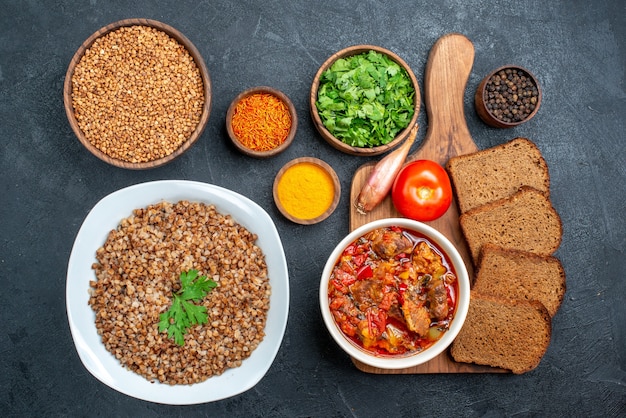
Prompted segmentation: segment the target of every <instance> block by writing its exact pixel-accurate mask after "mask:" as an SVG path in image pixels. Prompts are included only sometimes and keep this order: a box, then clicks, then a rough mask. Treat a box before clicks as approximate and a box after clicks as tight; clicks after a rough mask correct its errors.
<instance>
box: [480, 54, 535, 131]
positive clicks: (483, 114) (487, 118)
mask: <svg viewBox="0 0 626 418" xmlns="http://www.w3.org/2000/svg"><path fill="white" fill-rule="evenodd" d="M509 68H510V69H516V70H521V71H523V72H525V73H526V74H527V75H528V76H529V77H530V79H531V80H532V82H533V83H534V84H535V86H536V87H537V104H536V105H535V109H534V110H533V111H532V112H530V114H529V115H528V116H526V118H524V119H523V120H520V121H517V122H505V121H502V120H500V119H498V118H497V117H495V115H494V114H493V113H491V111H490V110H489V109H487V105H486V104H485V87H486V86H487V82H488V81H489V80H490V79H491V77H493V76H494V75H496V74H497V73H499V72H500V71H502V70H506V69H509ZM542 96H543V94H542V91H541V86H540V85H539V80H538V79H537V77H536V76H535V75H534V74H533V73H532V72H531V71H530V70H528V69H527V68H525V67H522V66H521V65H516V64H508V65H503V66H501V67H498V68H496V69H495V70H493V71H491V72H490V73H489V74H487V75H486V76H485V77H484V78H483V79H482V81H481V82H480V84H479V85H478V88H477V89H476V94H475V95H474V105H475V106H476V111H477V113H478V116H480V118H481V119H482V120H483V122H485V123H486V124H488V125H490V126H493V127H496V128H513V127H515V126H518V125H521V124H522V123H524V122H528V121H529V120H531V119H532V118H533V117H534V116H535V115H536V114H537V112H538V111H539V106H541V100H542Z"/></svg>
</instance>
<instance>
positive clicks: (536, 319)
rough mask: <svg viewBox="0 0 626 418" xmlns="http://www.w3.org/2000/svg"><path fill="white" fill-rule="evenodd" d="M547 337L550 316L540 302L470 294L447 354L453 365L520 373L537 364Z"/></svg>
mask: <svg viewBox="0 0 626 418" xmlns="http://www.w3.org/2000/svg"><path fill="white" fill-rule="evenodd" d="M551 334H552V321H551V318H550V314H549V313H548V310H547V309H546V308H545V306H543V304H541V302H537V301H525V300H514V299H505V298H502V297H498V296H492V295H483V294H480V293H477V292H474V291H472V292H471V299H470V305H469V311H468V313H467V317H466V319H465V322H464V324H463V328H461V331H460V332H459V335H457V337H456V339H455V340H454V341H453V342H452V345H451V347H450V354H451V355H452V358H454V360H455V361H457V362H462V363H475V364H480V365H486V366H491V367H500V368H503V369H508V370H511V371H512V372H513V373H515V374H522V373H526V372H528V371H530V370H533V369H534V368H535V367H537V366H538V365H539V363H540V361H541V359H542V357H543V355H544V354H545V353H546V351H547V349H548V346H549V345H550V338H551Z"/></svg>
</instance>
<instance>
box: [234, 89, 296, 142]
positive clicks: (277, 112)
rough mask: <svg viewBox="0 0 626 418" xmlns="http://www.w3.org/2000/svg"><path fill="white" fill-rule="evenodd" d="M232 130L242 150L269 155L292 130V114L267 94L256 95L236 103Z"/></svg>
mask: <svg viewBox="0 0 626 418" xmlns="http://www.w3.org/2000/svg"><path fill="white" fill-rule="evenodd" d="M231 124H232V128H233V132H234V134H235V136H236V137H237V139H238V140H239V142H241V143H242V144H243V145H244V146H245V147H247V148H250V149H251V150H255V151H269V150H271V149H274V148H276V147H278V146H279V145H280V144H282V143H283V142H285V139H287V135H289V130H290V129H291V114H290V113H289V109H288V107H287V105H286V104H285V103H284V102H283V101H282V100H281V99H280V98H278V97H276V96H274V95H273V94H270V93H255V94H251V95H250V96H247V97H244V98H243V99H241V100H240V101H239V103H237V105H236V106H235V110H234V112H233V118H232V122H231Z"/></svg>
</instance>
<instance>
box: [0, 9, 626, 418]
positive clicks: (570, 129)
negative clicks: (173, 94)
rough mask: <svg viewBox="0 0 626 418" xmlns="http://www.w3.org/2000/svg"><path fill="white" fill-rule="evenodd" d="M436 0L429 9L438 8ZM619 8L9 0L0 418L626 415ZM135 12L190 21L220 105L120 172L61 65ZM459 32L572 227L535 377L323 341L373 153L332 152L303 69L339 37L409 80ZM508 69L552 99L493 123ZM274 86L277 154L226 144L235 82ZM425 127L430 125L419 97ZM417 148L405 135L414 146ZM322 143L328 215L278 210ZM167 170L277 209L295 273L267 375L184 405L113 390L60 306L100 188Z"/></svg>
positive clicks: (0, 80)
mask: <svg viewBox="0 0 626 418" xmlns="http://www.w3.org/2000/svg"><path fill="white" fill-rule="evenodd" d="M429 3H430V4H429ZM625 4H626V3H624V2H623V1H620V0H616V1H597V2H588V1H580V0H575V1H498V2H489V1H459V0H448V1H433V2H424V1H392V2H382V1H346V2H338V1H288V0H271V1H263V2H260V1H259V2H254V1H238V2H229V1H186V0H183V1H180V0H176V1H171V0H167V1H159V2H144V1H137V2H125V1H118V0H114V1H108V2H104V1H100V2H98V1H95V0H93V1H89V2H86V1H83V2H81V1H72V0H66V1H60V0H57V1H54V2H36V1H28V2H23V1H7V0H3V1H2V2H1V5H0V9H1V10H2V11H1V12H0V141H1V146H0V161H1V165H0V167H1V170H2V173H1V176H0V190H1V196H2V204H1V205H0V220H1V223H0V235H1V240H0V278H1V280H2V282H1V283H2V290H1V291H0V353H1V354H0V388H1V390H0V410H1V411H2V415H4V416H22V415H27V416H161V415H191V416H203V415H207V416H290V417H291V416H620V415H621V416H624V415H625V414H626V325H625V324H626V308H625V306H626V304H625V303H624V301H623V300H624V295H625V294H626V280H625V279H624V271H625V270H626V263H625V261H624V260H625V254H624V252H625V247H626V220H625V219H626V217H625V215H624V213H625V209H626V207H625V191H626V188H625V186H624V184H625V183H626V171H625V169H624V167H626V153H625V151H624V148H625V144H626V138H625V132H626V129H625V128H626V127H625V121H626V117H625V116H626V92H625V90H624V69H625V63H626V29H625V28H626V6H625ZM130 17H145V18H152V19H156V20H160V21H162V22H164V23H167V24H170V25H172V26H174V27H176V28H177V29H179V30H181V31H182V32H183V33H184V34H185V35H186V36H187V37H188V38H189V39H190V40H191V41H192V42H194V43H195V45H196V46H197V47H198V49H199V50H200V52H201V53H202V55H203V57H204V59H205V61H206V64H207V66H208V68H209V71H210V74H211V78H212V82H213V109H212V113H211V116H210V119H209V123H208V126H207V128H206V130H205V132H204V134H203V135H202V137H201V138H200V140H199V141H198V142H197V143H196V145H195V146H194V147H193V148H192V149H191V150H190V151H189V152H188V153H187V154H185V155H184V156H182V157H181V158H179V159H177V160H175V161H174V162H172V163H170V164H169V165H167V166H164V167H161V168H157V169H153V170H148V171H127V170H122V169H118V168H115V167H113V166H109V165H107V164H105V163H103V162H101V161H100V160H98V159H96V158H95V157H93V156H92V155H91V154H89V153H88V152H87V151H86V150H85V149H84V148H83V147H82V146H81V145H80V143H79V142H78V140H77V139H76V137H75V136H74V134H73V133H72V131H71V129H70V126H69V124H68V121H67V118H66V116H65V113H64V110H63V100H62V86H63V82H64V77H65V71H66V69H67V65H68V63H69V61H70V59H71V58H72V55H73V54H74V52H75V51H76V49H77V48H78V47H79V45H80V44H81V43H82V42H83V41H84V40H85V39H86V38H87V37H88V36H89V35H91V34H92V33H93V32H95V31H96V30H97V29H99V28H100V27H102V26H105V25H107V24H109V23H111V22H113V21H116V20H119V19H124V18H130ZM449 32H459V33H462V34H464V35H466V36H467V37H468V38H469V39H470V40H471V41H472V42H473V43H474V46H475V51H476V55H475V61H474V67H473V69H472V73H471V75H470V78H469V81H468V85H467V91H466V94H465V112H466V118H467V123H468V126H469V129H470V132H471V134H472V137H473V139H474V141H475V142H476V144H477V145H478V146H479V147H480V148H486V147H490V146H493V145H496V144H500V143H503V142H505V141H507V140H509V139H512V138H514V137H517V136H523V137H528V138H530V139H532V140H533V141H535V142H536V143H537V145H538V146H539V148H540V149H541V151H542V152H543V154H544V156H545V159H546V160H547V162H548V165H549V168H550V175H551V193H552V194H551V196H552V201H553V203H554V205H555V207H556V209H557V210H558V212H559V213H560V215H561V217H562V220H563V224H564V237H563V242H562V245H561V247H560V248H559V250H558V251H557V253H556V255H557V256H558V257H559V258H560V259H561V261H562V263H563V265H564V267H565V270H566V273H567V294H566V297H565V301H564V303H563V305H562V308H561V310H560V311H559V313H558V314H557V315H556V317H555V318H554V321H553V334H552V342H551V345H550V347H549V349H548V351H547V353H546V355H545V357H544V358H543V360H542V362H541V364H540V365H539V367H538V368H537V369H535V370H534V371H532V372H530V373H527V374H525V375H521V376H513V375H492V374H476V375H392V376H386V375H370V374H365V373H362V372H360V371H358V370H357V369H356V368H355V367H354V366H353V365H352V363H351V362H350V360H349V358H348V357H347V356H346V355H344V354H343V353H342V352H341V351H340V350H339V348H338V346H337V345H336V344H335V343H334V342H333V341H332V340H331V339H330V337H329V336H328V334H327V332H326V330H325V328H324V326H323V324H322V321H321V318H320V314H319V308H318V303H317V291H318V280H319V276H320V273H321V270H322V266H323V264H324V262H325V260H326V258H327V256H328V254H329V253H330V250H331V248H332V247H333V246H334V245H335V243H337V242H338V241H339V240H340V239H341V238H342V236H343V235H345V234H346V233H347V232H348V213H349V202H348V201H349V199H348V191H349V186H350V181H351V178H352V175H353V173H354V171H355V170H356V169H357V168H358V167H359V166H360V165H361V164H363V163H365V162H366V161H369V160H368V159H367V158H363V157H353V156H348V155H346V154H342V153H340V152H339V151H336V150H335V149H334V148H331V147H330V146H329V145H327V144H326V143H325V142H324V141H323V140H322V138H321V137H320V136H319V134H318V133H317V132H316V130H315V128H314V126H313V124H312V122H311V118H310V116H309V109H308V96H309V88H310V85H311V81H312V77H313V75H314V74H315V72H316V71H317V69H318V68H319V66H320V65H321V63H322V62H323V61H324V60H325V59H326V58H327V57H328V56H330V55H331V54H333V53H334V52H336V51H338V50H339V49H342V48H344V47H347V46H350V45H354V44H363V43H370V44H376V45H380V46H384V47H386V48H389V49H391V50H393V51H394V52H396V53H397V54H398V55H400V56H401V57H402V58H404V60H405V61H407V63H409V65H410V66H411V68H412V69H413V71H414V72H415V74H416V75H417V77H418V79H419V81H420V84H422V83H423V75H424V66H425V63H426V59H427V57H428V53H429V51H430V48H431V47H432V45H433V44H434V43H435V41H436V40H437V39H438V38H439V37H440V36H442V35H444V34H446V33H449ZM507 63H516V64H520V65H523V66H526V67H527V68H529V69H531V71H533V72H534V73H535V74H536V75H537V76H538V78H539V79H540V82H541V84H542V86H543V92H544V102H543V105H542V107H541V109H540V111H539V113H538V115H537V116H536V117H535V119H533V120H532V121H531V122H529V123H527V124H524V125H522V126H520V127H518V128H515V129H511V130H501V129H493V128H489V127H487V126H486V125H485V124H484V123H483V122H482V121H481V120H480V119H479V118H478V116H477V115H476V113H475V111H474V107H473V102H472V97H473V93H474V91H475V89H476V87H477V85H478V83H479V81H480V80H481V79H482V77H483V76H485V75H486V74H487V73H488V72H489V71H490V70H492V69H494V68H496V67H498V66H500V65H503V64H507ZM255 85H269V86H273V87H275V88H278V89H281V90H283V91H284V92H285V93H286V94H288V95H289V96H290V97H291V99H292V100H293V102H294V104H295V106H296V108H297V111H298V115H299V118H300V125H299V130H298V134H297V137H296V140H295V143H294V144H293V145H292V146H291V147H290V148H289V149H288V150H287V151H286V152H285V153H284V154H281V155H279V156H277V157H275V158H273V159H270V160H254V159H251V158H248V157H245V156H243V155H241V154H239V153H238V152H236V150H235V149H234V148H233V147H232V146H231V145H230V144H229V143H228V141H227V137H226V131H225V128H224V117H225V114H226V110H227V107H228V105H229V103H230V101H231V100H232V98H233V97H234V96H235V95H236V94H237V93H239V92H240V91H241V90H243V89H245V88H248V87H251V86H255ZM419 123H420V124H421V126H422V127H423V128H422V129H421V130H420V134H419V136H418V141H417V142H419V141H420V140H422V139H423V137H424V134H425V132H426V129H425V128H426V127H427V124H428V121H427V118H426V113H425V110H424V108H423V107H422V109H421V113H420V118H419ZM417 146H418V144H416V145H414V149H416V148H417ZM303 156H312V157H318V158H321V159H323V160H325V161H326V162H328V163H329V164H331V165H332V166H333V167H334V168H335V170H336V171H337V174H338V175H339V177H340V179H341V185H342V188H343V192H342V199H341V202H340V205H339V207H338V209H337V211H336V212H335V213H334V214H333V215H332V216H331V217H330V218H328V219H327V220H326V221H324V222H322V223H320V224H317V225H314V226H299V225H295V224H293V223H290V222H289V221H287V220H286V219H285V218H283V217H282V216H281V215H280V213H279V212H278V211H277V209H276V208H275V206H274V204H273V201H272V193H271V187H272V182H273V178H274V175H275V173H276V172H277V171H278V169H279V168H280V167H281V166H282V165H283V164H284V163H285V162H287V161H288V160H290V159H292V158H296V157H303ZM160 179H187V180H197V181H202V182H207V183H211V184H215V185H218V186H222V187H225V188H228V189H231V190H234V191H236V192H238V193H241V194H243V195H245V196H247V197H249V198H251V199H252V200H254V201H255V202H257V203H258V204H260V205H261V206H262V207H263V208H264V209H265V210H266V211H267V212H268V213H269V214H270V215H271V217H272V218H273V220H274V222H275V224H276V226H277V228H278V231H279V233H280V235H281V239H282V240H283V244H284V247H285V252H286V257H287V262H288V267H289V272H290V291H291V300H290V315H289V321H288V325H287V330H286V333H285V336H284V340H283V343H282V345H281V347H280V351H279V353H278V355H277V357H276V359H275V361H274V363H273V365H272V367H271V368H270V370H269V372H268V373H267V375H266V376H265V377H264V378H263V379H262V380H261V381H260V382H259V383H258V384H257V385H256V386H255V387H254V388H252V389H250V390H248V391H246V392H245V393H243V394H240V395H238V396H235V397H233V398H230V399H226V400H222V401H218V402H214V403H209V404H201V405H195V406H170V405H160V404H153V403H149V402H145V401H141V400H137V399H134V398H131V397H129V396H126V395H123V394H120V393H118V392H116V391H115V390H113V389H110V388H109V387H107V386H105V385H103V384H102V383H100V382H99V381H98V380H96V379H95V378H94V377H92V376H91V374H90V373H89V372H87V370H86V369H85V368H84V367H83V365H82V363H81V362H80V360H79V357H78V355H77V352H76V350H75V348H74V344H73V341H72V337H71V335H70V330H69V326H68V321H67V316H66V310H65V281H66V271H67V262H68V258H69V253H70V250H71V248H72V245H73V242H74V238H75V236H76V234H77V232H78V229H79V227H80V225H81V223H82V221H83V220H84V218H85V216H86V215H87V213H88V211H89V210H90V209H91V208H92V207H93V206H94V205H95V204H96V202H97V201H98V200H100V199H101V198H102V197H104V196H106V195H107V194H109V193H111V192H113V191H115V190H118V189H120V188H123V187H125V186H129V185H133V184H137V183H141V182H146V181H151V180H160Z"/></svg>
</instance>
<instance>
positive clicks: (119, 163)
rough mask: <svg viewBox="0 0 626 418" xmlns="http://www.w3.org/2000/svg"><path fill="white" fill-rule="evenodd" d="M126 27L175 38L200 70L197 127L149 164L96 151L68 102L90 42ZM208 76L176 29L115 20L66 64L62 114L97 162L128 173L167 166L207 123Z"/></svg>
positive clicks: (137, 20)
mask: <svg viewBox="0 0 626 418" xmlns="http://www.w3.org/2000/svg"><path fill="white" fill-rule="evenodd" d="M128 26H147V27H152V28H155V29H158V30H160V31H162V32H165V33H166V34H167V35H169V36H170V37H172V38H173V39H175V40H176V41H177V42H178V43H180V44H181V45H182V46H183V47H185V49H186V50H187V52H189V55H191V57H192V58H193V60H194V62H195V63H196V66H197V67H198V70H199V71H200V77H201V78H202V84H203V89H204V105H203V107H202V115H201V116H200V120H199V121H198V125H197V126H196V129H195V130H194V131H193V132H192V134H191V136H190V137H189V138H188V139H187V140H186V141H185V142H183V143H182V144H181V146H180V147H178V149H176V151H174V152H173V153H171V154H169V155H166V156H165V157H163V158H159V159H156V160H152V161H146V162H141V163H132V162H129V161H124V160H119V159H117V158H113V157H111V156H109V155H107V154H105V153H104V152H102V151H100V150H99V149H98V148H96V147H95V146H94V145H93V144H92V143H91V142H89V140H88V139H87V138H86V137H85V135H84V133H83V132H82V130H81V129H80V127H79V126H78V121H77V120H76V116H75V114H74V107H73V100H72V76H73V75H74V70H75V69H76V66H77V65H78V63H79V62H80V60H81V59H82V57H83V55H84V54H85V51H86V50H87V49H89V48H90V47H91V46H92V45H93V43H94V41H95V40H96V39H98V38H100V37H102V36H104V35H106V34H107V33H109V32H113V31H115V30H117V29H120V28H122V27H128ZM211 91H212V87H211V77H210V75H209V70H208V68H207V66H206V64H205V62H204V59H203V58H202V55H201V54H200V51H199V50H198V49H197V48H196V47H195V45H194V44H193V43H192V42H191V41H190V40H189V39H187V37H186V36H185V35H183V33H182V32H180V31H179V30H177V29H175V28H173V27H172V26H169V25H167V24H165V23H162V22H159V21H157V20H152V19H143V18H132V19H123V20H118V21H116V22H113V23H110V24H108V25H106V26H103V27H102V28H100V29H98V30H97V31H96V32H94V33H93V34H92V35H91V36H89V37H88V38H87V39H86V40H85V41H84V42H83V43H82V44H81V45H80V47H79V48H78V50H77V51H76V53H75V54H74V56H73V57H72V60H71V61H70V64H69V66H68V68H67V72H66V74H65V81H64V83H63V102H64V107H65V114H66V115H67V118H68V121H69V123H70V126H71V128H72V130H73V131H74V134H75V135H76V136H77V137H78V140H79V141H80V142H81V143H82V144H83V145H84V146H85V148H87V149H88V150H89V152H91V153H92V154H93V155H95V156H96V157H97V158H99V159H100V160H102V161H104V162H106V163H109V164H111V165H114V166H116V167H120V168H127V169H132V170H144V169H149V168H155V167H159V166H162V165H164V164H167V163H169V162H170V161H172V160H174V159H176V158H177V157H179V156H181V155H182V154H183V153H185V151H187V150H188V149H189V148H190V147H191V146H192V145H193V144H195V142H196V141H197V140H198V138H200V136H201V135H202V132H203V131H204V129H205V128H206V125H207V122H208V120H209V115H210V113H211V104H212V103H211Z"/></svg>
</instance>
